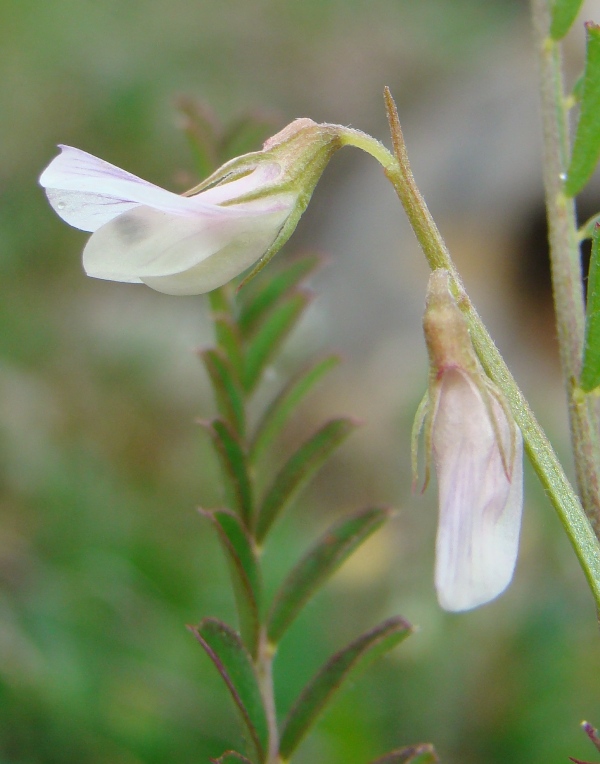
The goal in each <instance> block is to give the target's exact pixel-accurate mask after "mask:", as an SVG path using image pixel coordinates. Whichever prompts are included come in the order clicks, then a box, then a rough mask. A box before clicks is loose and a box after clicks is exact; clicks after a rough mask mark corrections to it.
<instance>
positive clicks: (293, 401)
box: [250, 356, 340, 463]
mask: <svg viewBox="0 0 600 764" xmlns="http://www.w3.org/2000/svg"><path fill="white" fill-rule="evenodd" d="M339 360H340V359H339V357H338V356H328V357H327V358H324V359H323V360H321V361H318V362H317V363H313V364H311V365H310V366H309V367H308V368H305V369H303V370H302V371H301V372H300V373H299V374H298V375H296V376H295V377H293V378H292V379H291V380H290V381H289V382H288V384H287V385H286V386H285V387H284V388H283V390H282V391H281V393H280V394H279V395H278V396H277V397H276V398H275V399H274V400H273V402H272V403H271V405H270V406H269V407H268V408H267V410H266V411H265V413H264V416H263V418H262V420H261V421H260V423H259V425H258V427H257V429H256V433H255V435H254V439H253V441H252V447H251V450H250V461H251V462H252V463H256V462H257V461H258V460H259V459H260V457H261V456H262V454H263V453H264V451H265V450H266V449H267V448H268V446H269V445H270V444H271V443H272V442H273V440H274V439H275V438H276V437H277V435H278V434H279V432H280V431H281V430H282V429H283V427H284V426H285V424H286V422H287V420H288V418H289V417H290V415H291V414H292V412H293V410H294V409H295V408H296V406H297V405H298V404H299V403H300V401H301V400H302V399H303V398H304V397H305V396H306V395H307V394H308V393H309V392H310V390H311V389H312V388H313V387H314V385H316V383H317V382H318V381H319V380H320V379H321V378H322V377H323V376H324V375H325V374H326V373H327V372H328V371H330V370H331V369H333V368H334V367H335V366H337V365H338V363H339Z"/></svg>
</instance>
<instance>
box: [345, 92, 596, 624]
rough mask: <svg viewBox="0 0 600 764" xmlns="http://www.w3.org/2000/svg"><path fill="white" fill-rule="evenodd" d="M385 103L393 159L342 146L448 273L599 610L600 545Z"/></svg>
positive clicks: (365, 141) (374, 149)
mask: <svg viewBox="0 0 600 764" xmlns="http://www.w3.org/2000/svg"><path fill="white" fill-rule="evenodd" d="M385 99H386V106H387V110H388V117H389V120H390V128H391V131H392V138H393V142H394V151H395V155H396V156H395V157H394V156H393V155H392V154H391V153H390V152H389V151H387V149H385V148H384V147H383V146H382V144H381V143H379V142H378V141H376V140H375V139H374V138H370V137H369V136H366V135H365V134H364V133H358V132H357V131H354V130H345V131H344V134H343V137H342V141H343V143H345V144H347V145H353V146H356V147H358V148H361V149H363V150H364V151H367V152H368V153H369V154H371V155H372V156H373V157H375V158H376V159H377V160H378V161H379V162H380V164H382V166H383V167H384V170H385V174H386V176H387V178H388V179H389V180H390V182H391V183H392V185H393V186H394V189H395V190H396V193H397V194H398V197H399V199H400V201H401V203H402V206H403V207H404V210H405V212H406V214H407V216H408V219H409V221H410V224H411V226H412V228H413V230H414V232H415V235H416V237H417V239H418V241H419V244H420V245H421V248H422V250H423V252H424V254H425V257H426V258H427V262H428V263H429V266H430V268H431V269H432V270H435V269H436V268H445V269H446V270H447V271H449V272H450V273H451V275H452V277H453V279H454V281H455V285H456V289H455V296H456V298H457V301H458V304H459V306H460V308H461V310H462V311H463V314H464V315H465V318H466V320H467V322H468V325H469V330H470V333H471V338H472V340H473V346H474V347H475V350H476V351H477V354H478V356H479V359H480V361H481V363H482V365H483V367H484V369H485V370H486V372H487V374H488V375H489V377H490V379H492V380H493V381H494V382H495V383H496V385H497V386H498V387H499V388H500V389H501V390H502V392H503V393H504V395H505V396H506V399H507V400H508V402H509V405H510V408H511V411H512V413H513V416H514V418H515V421H516V422H517V424H518V425H519V427H520V429H521V432H522V434H523V441H524V443H525V448H526V450H527V454H528V456H529V459H530V461H531V463H532V465H533V467H534V469H535V471H536V473H537V475H538V477H539V479H540V481H541V483H542V485H543V486H544V488H545V489H546V492H547V493H548V496H549V497H550V500H551V501H552V504H553V505H554V508H555V510H556V512H557V513H558V516H559V518H560V520H561V522H562V524H563V526H564V528H565V531H566V533H567V536H568V537H569V539H570V541H571V544H572V545H573V548H574V550H575V553H576V555H577V558H578V560H579V563H580V565H581V567H582V569H583V572H584V574H585V576H586V578H587V581H588V584H589V586H590V589H591V590H592V594H593V596H594V599H595V601H596V606H597V607H598V609H599V610H600V543H599V542H598V539H597V538H596V536H595V534H594V532H593V530H592V527H591V525H590V523H589V521H588V518H587V516H586V514H585V512H584V511H583V508H582V505H581V502H580V501H579V499H578V497H577V494H576V493H575V491H574V490H573V487H572V486H571V484H570V483H569V481H568V479H567V477H566V475H565V473H564V471H563V469H562V466H561V464H560V462H559V460H558V458H557V456H556V454H555V452H554V450H553V448H552V446H551V445H550V442H549V441H548V439H547V437H546V435H545V434H544V431H543V430H542V428H541V427H540V425H539V424H538V422H537V420H536V418H535V416H534V415H533V412H532V411H531V409H530V408H529V404H528V403H527V401H526V399H525V397H524V396H523V394H522V392H521V391H520V390H519V387H518V386H517V383H516V382H515V380H514V378H513V376H512V374H511V373H510V371H509V369H508V367H507V366H506V364H505V363H504V359H503V358H502V356H501V355H500V353H499V351H498V349H497V348H496V346H495V344H494V341H493V340H492V338H491V337H490V335H489V334H488V332H487V329H486V328H485V326H484V324H483V322H482V320H481V318H480V317H479V315H478V313H477V311H476V310H475V307H474V306H473V304H472V303H471V301H470V299H469V298H468V296H467V295H466V292H465V290H464V287H463V285H462V281H461V278H460V275H459V273H458V271H457V270H456V267H455V265H454V263H453V262H452V258H451V257H450V253H449V252H448V250H447V248H446V245H445V243H444V241H443V239H442V237H441V234H440V232H439V230H438V228H437V226H436V225H435V222H434V220H433V218H432V217H431V213H430V212H429V209H428V208H427V205H426V204H425V200H424V199H423V197H422V195H421V193H420V191H419V189H418V188H417V185H416V183H415V180H414V177H413V174H412V171H411V168H410V164H409V161H408V155H407V151H406V144H405V142H404V138H403V135H402V130H401V129H400V122H399V119H398V113H397V111H396V106H395V104H394V101H393V99H392V96H391V94H390V92H389V90H388V89H387V88H386V91H385Z"/></svg>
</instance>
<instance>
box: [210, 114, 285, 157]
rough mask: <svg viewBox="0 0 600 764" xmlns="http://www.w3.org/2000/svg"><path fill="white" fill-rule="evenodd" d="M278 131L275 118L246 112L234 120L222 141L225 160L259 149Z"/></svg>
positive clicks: (222, 153)
mask: <svg viewBox="0 0 600 764" xmlns="http://www.w3.org/2000/svg"><path fill="white" fill-rule="evenodd" d="M275 132H277V125H276V124H275V122H274V120H272V119H269V118H268V117H267V116H265V115H261V114H246V115H244V116H242V117H240V118H239V119H238V120H237V121H236V122H234V123H233V124H232V125H231V127H230V128H229V129H228V130H227V133H226V135H225V136H224V137H223V139H222V142H221V155H222V157H223V161H225V160H227V159H233V158H234V157H239V156H242V154H248V153H250V152H251V151H257V150H259V149H260V147H261V146H262V144H263V143H264V142H265V141H266V140H267V138H269V136H271V135H273V133H275Z"/></svg>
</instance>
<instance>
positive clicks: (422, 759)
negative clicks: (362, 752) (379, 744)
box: [371, 743, 439, 764]
mask: <svg viewBox="0 0 600 764" xmlns="http://www.w3.org/2000/svg"><path fill="white" fill-rule="evenodd" d="M437 761H439V759H438V757H437V755H436V753H435V749H434V747H433V746H432V745H431V744H430V743H420V744H418V745H409V746H407V747H406V748H398V749H397V750H395V751H390V752H389V753H386V754H385V755H384V756H381V757H380V758H379V759H375V761H372V762H371V764H435V763H436V762H437Z"/></svg>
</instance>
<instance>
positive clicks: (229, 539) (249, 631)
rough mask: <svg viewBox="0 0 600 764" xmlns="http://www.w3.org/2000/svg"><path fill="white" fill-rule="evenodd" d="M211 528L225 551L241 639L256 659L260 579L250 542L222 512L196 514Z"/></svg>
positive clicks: (228, 514) (232, 517) (235, 521)
mask: <svg viewBox="0 0 600 764" xmlns="http://www.w3.org/2000/svg"><path fill="white" fill-rule="evenodd" d="M200 512H201V514H202V515H203V516H204V517H206V518H208V520H210V522H211V523H212V524H213V526H214V528H215V530H216V531H217V534H218V536H219V540H220V541H221V544H222V545H223V549H224V550H225V555H226V557H227V562H228V564H229V569H230V572H231V578H232V581H233V589H234V592H235V599H236V604H237V608H238V616H239V619H240V631H241V634H242V639H243V641H244V643H245V645H246V647H247V648H248V650H249V652H250V654H251V655H253V656H256V652H257V649H258V632H259V628H260V620H259V612H260V596H261V578H260V571H259V568H258V564H257V561H256V555H255V553H254V549H253V547H252V541H251V539H250V536H249V535H248V532H247V531H246V529H245V528H244V527H243V526H242V524H241V523H240V521H239V519H238V517H237V516H236V515H234V514H233V512H229V511H228V510H225V509H215V510H211V511H208V510H204V509H201V510H200Z"/></svg>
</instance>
